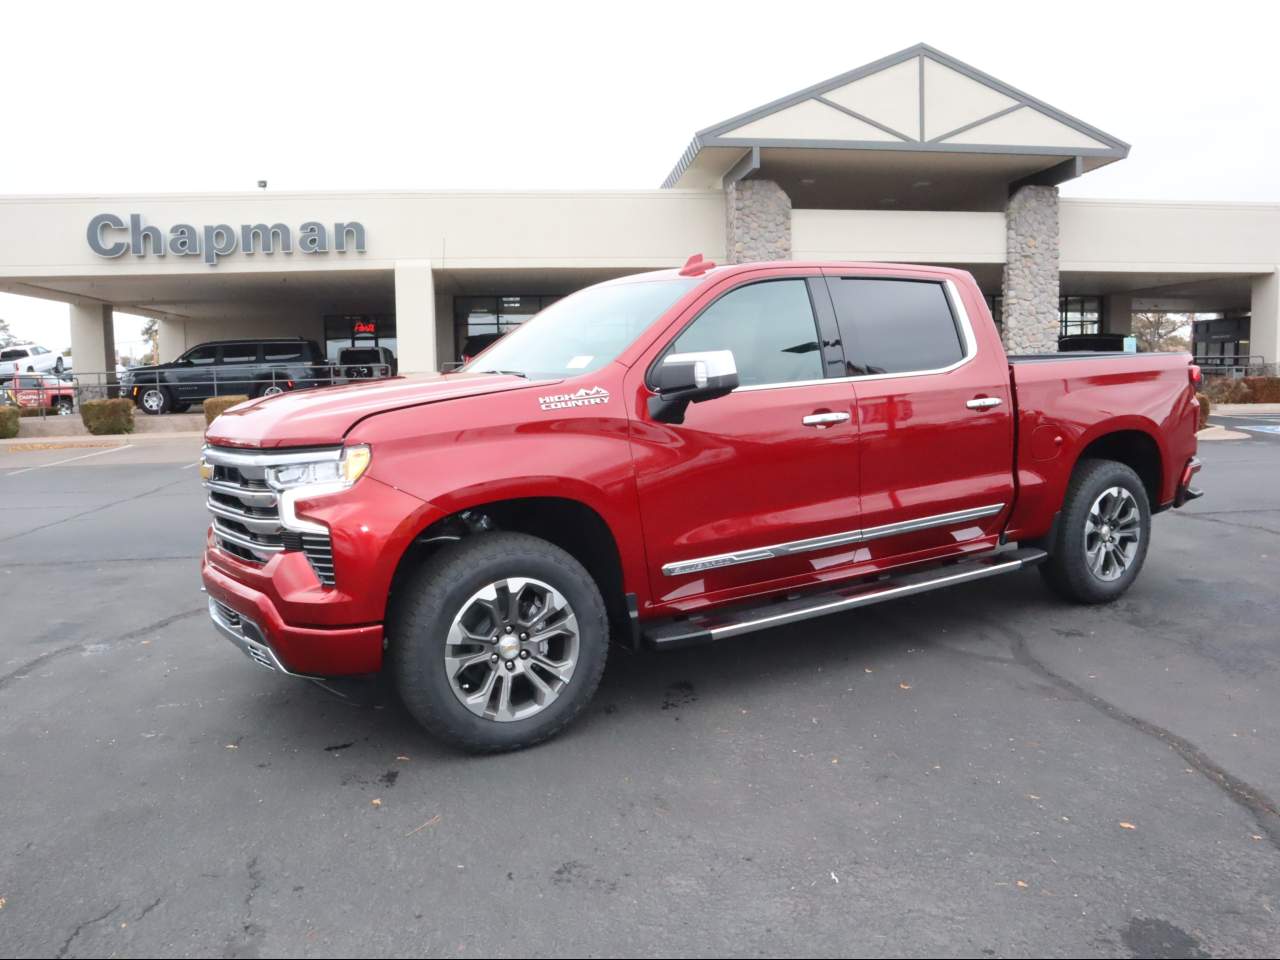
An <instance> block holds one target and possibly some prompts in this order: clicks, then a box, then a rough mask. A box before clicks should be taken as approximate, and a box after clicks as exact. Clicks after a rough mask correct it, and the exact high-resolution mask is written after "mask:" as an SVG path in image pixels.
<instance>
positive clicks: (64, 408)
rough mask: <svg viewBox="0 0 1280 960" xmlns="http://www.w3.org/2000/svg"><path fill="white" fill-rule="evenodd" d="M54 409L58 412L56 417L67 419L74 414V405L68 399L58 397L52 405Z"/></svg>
mask: <svg viewBox="0 0 1280 960" xmlns="http://www.w3.org/2000/svg"><path fill="white" fill-rule="evenodd" d="M53 406H54V409H55V410H57V411H58V416H60V417H69V416H71V415H72V414H73V413H75V405H74V404H73V403H72V401H71V398H70V397H59V398H58V399H57V400H56V401H55V402H54V404H53Z"/></svg>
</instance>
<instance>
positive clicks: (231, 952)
mask: <svg viewBox="0 0 1280 960" xmlns="http://www.w3.org/2000/svg"><path fill="white" fill-rule="evenodd" d="M245 870H246V872H247V873H248V874H249V889H248V891H247V892H246V893H245V895H244V922H243V923H242V924H241V931H242V933H241V936H242V938H243V939H242V940H241V941H240V942H238V943H237V942H236V939H235V938H234V937H232V938H230V939H229V940H228V941H227V947H226V950H225V951H224V952H223V956H225V957H256V956H257V955H258V945H259V943H260V942H261V940H262V938H263V937H264V936H266V933H267V931H266V928H264V927H263V926H262V925H261V924H257V923H254V922H253V898H254V897H255V896H257V894H258V891H259V890H261V889H262V884H263V882H264V881H263V877H262V871H261V870H259V869H258V858H257V856H256V855H255V856H254V857H252V858H251V859H250V860H249V862H248V863H247V864H246V865H245Z"/></svg>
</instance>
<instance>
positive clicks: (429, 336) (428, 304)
mask: <svg viewBox="0 0 1280 960" xmlns="http://www.w3.org/2000/svg"><path fill="white" fill-rule="evenodd" d="M396 358H397V360H398V361H399V370H400V372H401V373H438V372H439V364H438V363H437V360H436V292H435V282H434V279H433V277H432V274H431V261H430V260H397V261H396Z"/></svg>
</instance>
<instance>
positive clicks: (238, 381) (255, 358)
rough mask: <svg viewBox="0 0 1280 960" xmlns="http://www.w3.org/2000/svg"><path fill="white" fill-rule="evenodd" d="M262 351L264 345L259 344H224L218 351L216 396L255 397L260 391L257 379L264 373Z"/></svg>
mask: <svg viewBox="0 0 1280 960" xmlns="http://www.w3.org/2000/svg"><path fill="white" fill-rule="evenodd" d="M261 351H262V345H261V344H258V343H226V344H223V345H222V347H221V348H219V350H218V366H217V372H218V387H217V392H216V393H215V396H219V397H231V396H236V395H237V394H244V395H246V396H250V397H251V396H253V395H254V393H255V392H257V389H258V384H257V382H256V378H257V377H258V375H259V374H261V373H262V364H261ZM285 379H287V378H285Z"/></svg>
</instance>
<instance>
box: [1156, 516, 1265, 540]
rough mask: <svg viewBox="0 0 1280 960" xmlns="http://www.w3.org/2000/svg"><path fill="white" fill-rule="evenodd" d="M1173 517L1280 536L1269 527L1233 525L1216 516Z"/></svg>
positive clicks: (1244, 524)
mask: <svg viewBox="0 0 1280 960" xmlns="http://www.w3.org/2000/svg"><path fill="white" fill-rule="evenodd" d="M1258 512H1261V511H1258ZM1174 516H1176V517H1178V518H1179V519H1182V520H1200V521H1201V522H1203V523H1218V524H1221V525H1222V526H1224V527H1236V528H1237V529H1240V530H1256V531H1257V532H1258V533H1269V534H1271V535H1272V536H1273V537H1274V536H1280V530H1272V529H1271V528H1270V527H1259V526H1255V525H1253V524H1249V523H1233V522H1232V521H1230V520H1222V519H1220V518H1219V517H1217V516H1210V515H1209V514H1207V513H1180V514H1174Z"/></svg>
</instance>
